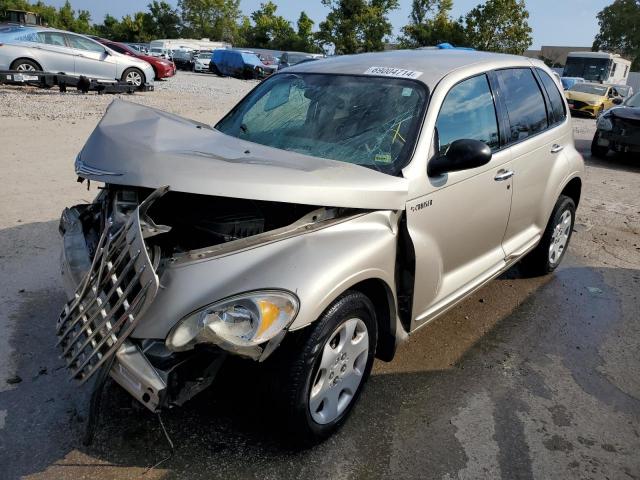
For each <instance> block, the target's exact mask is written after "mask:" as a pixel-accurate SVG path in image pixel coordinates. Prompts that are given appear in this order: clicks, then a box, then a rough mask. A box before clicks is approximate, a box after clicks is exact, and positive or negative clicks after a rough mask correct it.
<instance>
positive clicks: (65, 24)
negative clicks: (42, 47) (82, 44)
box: [51, 0, 93, 33]
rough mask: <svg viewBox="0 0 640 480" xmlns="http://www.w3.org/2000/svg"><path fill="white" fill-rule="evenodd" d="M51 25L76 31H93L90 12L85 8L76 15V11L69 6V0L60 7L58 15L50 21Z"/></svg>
mask: <svg viewBox="0 0 640 480" xmlns="http://www.w3.org/2000/svg"><path fill="white" fill-rule="evenodd" d="M51 26H52V27H57V28H60V29H62V30H69V31H72V32H77V33H93V26H92V25H91V14H90V13H89V12H88V11H87V10H79V11H78V15H77V16H76V12H75V10H74V9H73V8H72V7H71V3H69V0H67V1H66V2H65V3H64V5H63V6H62V7H60V9H59V10H58V15H57V17H56V18H55V19H54V20H53V22H52V23H51Z"/></svg>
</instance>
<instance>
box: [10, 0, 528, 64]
mask: <svg viewBox="0 0 640 480" xmlns="http://www.w3.org/2000/svg"><path fill="white" fill-rule="evenodd" d="M319 1H321V2H322V4H323V5H324V6H326V7H327V8H328V9H329V13H328V15H327V17H326V18H325V19H324V20H323V21H322V22H320V23H319V25H318V28H317V30H316V29H314V26H315V23H314V21H313V20H312V19H311V18H310V17H309V16H308V15H307V14H306V13H305V12H304V11H303V12H301V13H300V16H299V18H298V20H297V22H295V24H293V23H292V22H290V21H289V20H287V19H286V18H284V17H283V16H282V15H279V14H278V13H279V12H278V7H277V5H276V4H275V3H274V2H273V1H271V0H267V1H265V2H264V3H262V4H261V5H260V8H258V9H257V10H256V11H254V12H252V13H251V14H250V15H248V16H247V15H244V14H243V13H242V10H241V9H240V0H179V1H178V5H177V8H174V7H172V6H171V5H170V4H169V3H167V2H166V1H163V0H153V1H152V2H150V3H149V4H148V5H147V10H146V11H141V12H136V13H133V14H130V15H125V16H123V17H122V18H119V19H118V18H116V17H114V16H113V15H109V14H107V15H106V16H105V18H104V20H103V21H102V23H93V22H92V19H91V15H90V13H89V12H88V11H87V10H77V11H76V10H74V9H73V8H72V6H71V4H70V3H69V2H68V1H67V2H66V3H65V4H64V5H63V6H62V7H60V8H58V9H56V8H55V7H52V6H49V5H47V4H46V3H45V2H44V1H42V0H38V1H37V2H35V3H34V2H31V1H29V0H0V11H1V10H3V9H8V8H12V9H20V10H28V11H32V12H35V13H38V14H40V15H41V16H42V18H43V20H44V21H45V22H46V23H47V24H48V25H49V26H51V27H55V28H61V29H64V30H70V31H74V32H78V33H85V34H94V35H99V36H101V37H104V38H108V39H113V40H120V41H125V42H148V41H150V40H153V39H156V38H178V37H192V38H210V39H211V40H221V41H225V42H229V43H231V44H233V45H234V46H239V47H243V46H250V47H255V48H271V49H274V50H298V51H307V52H320V51H323V50H324V49H325V47H328V46H331V47H333V50H334V51H335V53H337V54H349V53H359V52H373V51H379V50H383V49H384V48H385V44H386V43H388V42H390V41H393V40H394V39H393V38H392V37H391V35H392V33H393V27H392V25H391V22H390V21H389V13H390V12H391V11H392V10H395V9H397V8H398V7H399V0H319ZM452 7H453V0H413V5H412V9H411V15H410V17H409V23H408V24H407V25H405V26H404V27H402V34H401V35H400V37H399V38H397V39H395V40H396V42H397V43H399V44H400V46H401V47H409V48H412V47H419V46H425V45H434V44H436V43H441V42H449V43H452V44H455V45H463V46H469V47H473V48H479V49H482V50H493V51H500V52H509V53H522V52H524V50H526V49H527V48H528V47H529V45H530V44H531V28H530V27H529V25H528V23H527V19H528V17H529V14H528V12H527V9H526V6H525V2H524V0H486V2H485V3H483V4H480V5H478V6H477V7H476V8H474V9H473V10H472V11H470V12H469V13H468V14H467V15H466V16H465V17H464V18H463V17H461V18H459V19H452V18H451V16H450V12H451V9H452Z"/></svg>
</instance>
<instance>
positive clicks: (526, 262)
mask: <svg viewBox="0 0 640 480" xmlns="http://www.w3.org/2000/svg"><path fill="white" fill-rule="evenodd" d="M567 211H568V212H569V213H570V214H571V224H570V225H569V229H568V232H567V233H568V237H567V239H566V242H565V245H564V247H563V248H562V251H561V253H560V254H559V255H558V256H557V257H556V258H555V259H554V261H551V259H550V250H551V246H552V242H554V231H555V230H556V228H557V226H558V224H559V223H560V221H561V218H562V216H563V215H564V213H565V212H567ZM575 221H576V204H575V203H574V201H573V199H571V198H569V197H567V196H565V195H560V197H559V198H558V201H557V202H556V205H555V207H554V208H553V212H552V213H551V218H550V219H549V222H548V223H547V227H546V228H545V230H544V233H543V234H542V239H541V240H540V243H539V244H538V245H537V246H536V248H534V249H533V250H532V251H531V252H529V254H528V255H527V256H526V257H525V258H523V259H522V262H521V263H520V268H521V270H522V271H523V272H524V273H526V274H528V275H530V276H541V275H547V274H549V273H551V272H553V271H554V270H555V269H556V268H558V265H560V262H562V259H563V257H564V254H565V253H566V252H567V249H568V247H569V243H570V242H571V234H572V233H573V225H574V224H575Z"/></svg>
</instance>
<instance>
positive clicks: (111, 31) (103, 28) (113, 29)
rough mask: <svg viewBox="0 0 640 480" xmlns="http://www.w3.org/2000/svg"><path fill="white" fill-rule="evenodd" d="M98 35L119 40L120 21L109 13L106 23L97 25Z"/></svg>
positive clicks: (105, 19)
mask: <svg viewBox="0 0 640 480" xmlns="http://www.w3.org/2000/svg"><path fill="white" fill-rule="evenodd" d="M94 28H95V30H96V34H97V35H98V36H100V37H102V38H108V39H110V40H116V39H118V38H119V35H120V31H121V26H120V22H119V21H118V19H117V18H116V17H114V16H112V15H109V14H108V13H107V14H106V15H105V17H104V21H103V22H102V23H101V24H99V25H96V26H95V27H94Z"/></svg>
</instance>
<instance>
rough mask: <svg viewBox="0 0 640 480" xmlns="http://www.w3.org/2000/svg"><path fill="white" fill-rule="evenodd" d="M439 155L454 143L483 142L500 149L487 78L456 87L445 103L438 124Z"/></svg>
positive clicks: (450, 92)
mask: <svg viewBox="0 0 640 480" xmlns="http://www.w3.org/2000/svg"><path fill="white" fill-rule="evenodd" d="M436 128H437V130H438V140H439V142H440V145H439V148H440V153H445V152H446V151H447V149H448V148H449V145H451V143H453V142H454V141H455V140H462V139H471V140H480V141H482V142H484V143H486V144H487V145H489V146H490V147H491V148H492V149H494V148H498V147H499V145H500V138H499V136H498V121H497V119H496V108H495V105H494V103H493V95H491V88H490V87H489V81H488V80H487V76H486V75H479V76H477V77H473V78H469V79H467V80H464V81H463V82H461V83H459V84H457V85H456V86H454V87H453V88H452V89H451V90H449V93H447V96H446V97H445V99H444V102H442V107H441V108H440V113H439V114H438V120H437V121H436Z"/></svg>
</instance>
